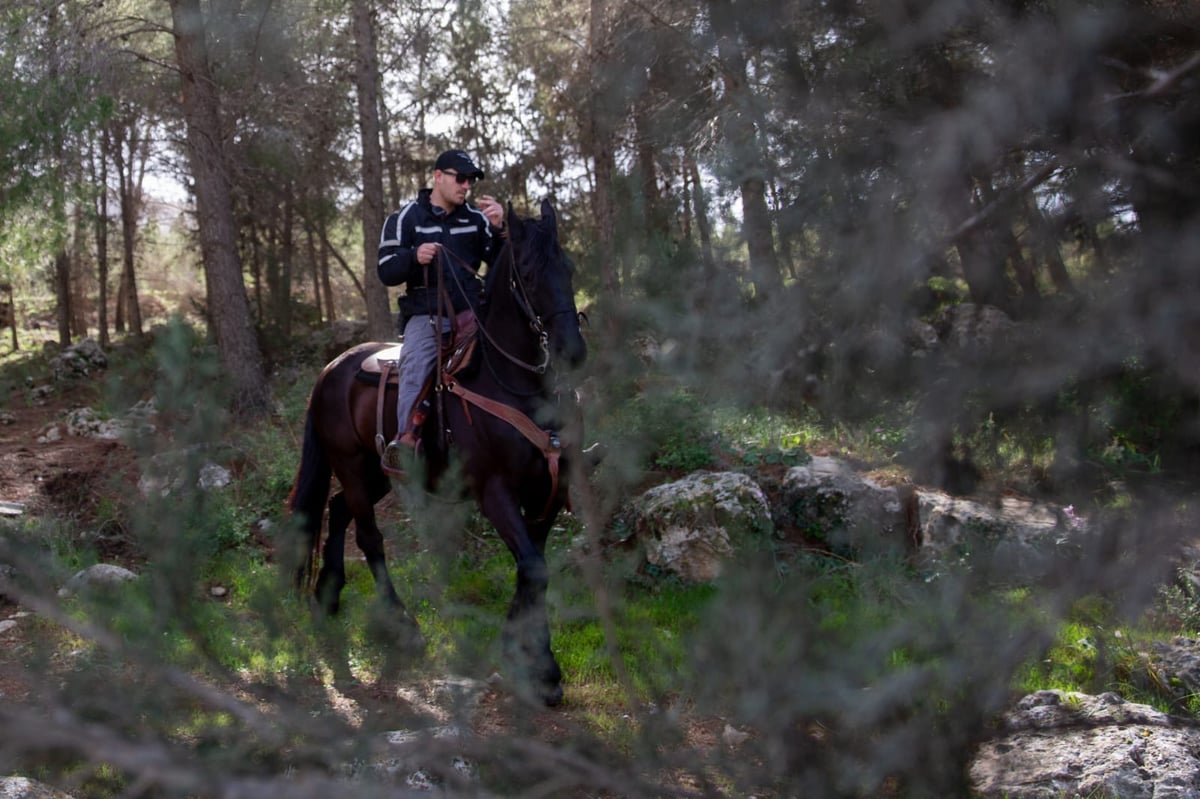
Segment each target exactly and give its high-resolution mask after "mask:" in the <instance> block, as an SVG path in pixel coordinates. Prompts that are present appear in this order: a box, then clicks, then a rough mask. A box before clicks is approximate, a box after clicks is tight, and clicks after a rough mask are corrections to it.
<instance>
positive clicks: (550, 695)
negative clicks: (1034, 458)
mask: <svg viewBox="0 0 1200 799" xmlns="http://www.w3.org/2000/svg"><path fill="white" fill-rule="evenodd" d="M538 693H539V694H541V699H542V703H543V704H545V705H546V707H558V706H559V705H561V704H562V701H563V687H562V683H557V684H555V685H543V686H542V687H541V690H540V691H539V692H538Z"/></svg>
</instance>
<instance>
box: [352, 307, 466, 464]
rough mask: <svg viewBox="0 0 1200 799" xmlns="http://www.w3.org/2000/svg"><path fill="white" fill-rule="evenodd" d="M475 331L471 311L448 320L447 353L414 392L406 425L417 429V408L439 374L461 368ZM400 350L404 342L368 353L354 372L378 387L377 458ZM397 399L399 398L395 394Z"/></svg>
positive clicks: (421, 413)
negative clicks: (388, 396) (414, 397)
mask: <svg viewBox="0 0 1200 799" xmlns="http://www.w3.org/2000/svg"><path fill="white" fill-rule="evenodd" d="M478 333H479V324H478V322H477V321H476V318H475V314H474V313H471V312H470V311H465V312H463V313H461V314H459V315H458V317H457V318H456V319H455V320H454V321H453V322H452V323H451V327H450V332H449V333H448V334H447V335H448V338H449V342H448V343H445V344H444V348H445V349H446V350H448V351H449V352H450V355H449V357H447V358H446V361H445V363H443V364H441V368H440V369H435V370H434V371H433V372H431V373H430V375H429V376H428V377H426V378H425V382H424V383H423V384H422V386H421V391H420V392H419V393H418V394H417V401H416V402H415V403H414V404H413V410H412V415H411V417H410V419H409V424H410V426H412V427H414V428H415V429H417V430H418V431H419V430H420V427H421V423H422V422H424V420H425V412H424V411H423V410H421V408H422V406H423V403H424V401H425V399H426V398H427V397H428V396H429V394H430V392H431V391H433V389H434V384H435V382H436V381H437V380H438V375H439V373H440V374H442V375H455V374H457V373H458V372H460V371H462V369H463V367H464V366H465V365H466V364H467V362H468V361H469V360H470V359H471V355H472V353H474V351H475V343H476V341H477V340H478ZM403 350H404V344H402V343H389V344H388V346H386V347H384V348H383V349H381V350H379V351H378V352H376V353H374V354H372V355H368V356H367V357H366V358H365V359H364V360H363V362H362V364H361V365H360V366H359V369H358V374H356V375H355V379H357V380H359V381H362V382H364V383H367V384H369V385H373V386H377V387H378V392H377V394H376V400H375V449H376V450H377V451H378V452H379V455H380V456H381V457H382V456H383V451H384V449H385V447H386V444H387V441H386V439H385V437H384V435H383V420H384V411H385V406H386V404H387V403H386V401H385V397H386V396H387V388H388V386H396V385H399V383H400V369H399V367H400V354H401V353H402V352H403ZM397 400H399V398H398V397H397ZM394 407H395V405H394V404H393V408H394ZM396 435H397V436H399V435H400V432H397V434H396Z"/></svg>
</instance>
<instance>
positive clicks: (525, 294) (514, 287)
mask: <svg viewBox="0 0 1200 799" xmlns="http://www.w3.org/2000/svg"><path fill="white" fill-rule="evenodd" d="M504 252H505V253H506V254H507V256H508V257H507V264H506V266H507V267H508V288H509V291H510V292H511V293H512V296H513V299H514V300H515V301H516V304H517V308H518V309H519V310H520V311H521V313H522V315H524V316H525V319H526V321H527V322H528V323H529V329H530V330H531V331H532V332H533V335H534V336H535V337H536V338H537V341H538V349H539V350H540V351H541V354H542V355H541V362H540V363H536V364H535V363H529V362H528V361H525V360H522V359H521V358H518V357H517V356H515V355H513V354H512V353H511V352H509V351H508V350H506V349H505V348H504V347H503V346H501V344H500V342H498V341H497V340H496V339H495V338H494V337H493V336H492V334H491V332H490V331H489V330H488V329H487V326H486V325H485V324H483V319H482V318H481V317H479V309H478V308H471V311H472V312H473V313H475V315H476V317H477V318H478V319H479V332H480V333H481V334H483V337H484V338H485V339H486V340H487V342H488V344H490V345H491V346H492V348H493V349H495V350H496V352H498V353H500V354H501V355H503V356H504V357H505V358H507V359H508V360H509V361H511V362H512V363H513V364H515V365H516V366H518V367H520V368H522V369H525V370H526V371H529V372H532V373H534V374H536V375H544V374H545V373H546V370H547V368H548V367H549V366H550V334H549V331H548V330H547V326H548V325H549V323H550V321H551V320H553V319H555V318H557V317H559V316H561V315H563V314H568V313H574V312H575V309H574V308H572V307H562V308H557V309H555V310H553V311H551V312H550V313H549V314H548V315H547V316H545V317H544V318H543V317H542V316H541V315H540V314H538V312H537V311H536V310H535V309H534V307H533V303H532V302H531V301H530V299H529V290H528V289H527V288H526V286H525V281H524V279H522V277H521V271H520V270H519V269H517V259H516V255H515V254H514V252H513V244H512V242H511V241H510V242H508V243H507V244H506V245H505V247H504ZM438 254H439V256H440V257H450V258H453V259H455V260H456V261H457V262H458V263H459V264H460V265H461V266H463V267H464V268H465V269H467V270H468V271H470V272H474V271H475V270H474V269H472V268H471V265H470V264H468V263H467V262H466V260H465V259H463V258H462V256H460V255H458V253H455V252H454V251H452V250H449V249H448V248H446V247H441V248H439V249H438ZM445 271H449V272H450V275H451V277H452V278H453V279H454V282H455V285H456V286H457V287H458V290H459V292H460V293H461V294H462V296H464V297H466V296H468V294H467V292H466V291H465V290H464V288H463V285H462V280H461V279H460V278H459V276H458V272H457V271H455V270H454V269H450V270H443V269H441V268H440V264H439V269H438V295H439V302H441V299H440V298H441V296H442V295H443V294H444V291H443V286H442V285H441V281H442V273H443V272H445ZM485 357H486V356H485ZM492 374H493V376H495V371H494V370H493V373H492ZM497 379H499V378H497Z"/></svg>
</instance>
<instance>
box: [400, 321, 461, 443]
mask: <svg viewBox="0 0 1200 799" xmlns="http://www.w3.org/2000/svg"><path fill="white" fill-rule="evenodd" d="M433 328H434V326H433V317H432V316H430V315H429V314H420V315H419V316H414V317H412V318H411V319H409V320H408V324H407V325H405V326H404V349H402V350H401V351H400V366H399V370H400V387H399V389H400V399H399V401H398V402H397V403H396V413H397V416H398V418H399V421H400V432H399V433H398V434H397V435H400V434H403V433H405V432H406V431H407V430H408V429H409V424H410V421H411V417H412V411H413V405H414V404H415V403H416V401H417V395H418V394H420V393H421V386H423V385H424V384H425V378H427V377H429V373H430V372H432V371H433V366H434V361H435V360H436V359H437V335H436V334H435V333H434V329H433ZM449 331H450V320H449V319H442V332H443V333H446V332H449Z"/></svg>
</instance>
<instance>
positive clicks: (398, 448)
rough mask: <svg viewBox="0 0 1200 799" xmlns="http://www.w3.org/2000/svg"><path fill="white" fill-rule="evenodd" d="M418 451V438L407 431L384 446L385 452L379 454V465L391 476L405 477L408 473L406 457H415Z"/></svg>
mask: <svg viewBox="0 0 1200 799" xmlns="http://www.w3.org/2000/svg"><path fill="white" fill-rule="evenodd" d="M416 451H417V438H416V437H415V436H414V435H413V434H412V433H405V434H404V435H402V436H400V437H399V438H393V439H392V440H391V441H389V442H388V445H387V446H386V447H384V449H383V454H382V455H380V456H379V466H380V468H382V469H383V472H384V474H386V475H388V476H389V477H396V478H399V479H403V478H404V477H405V476H406V474H407V473H406V471H405V469H404V459H405V458H415V457H416Z"/></svg>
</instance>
